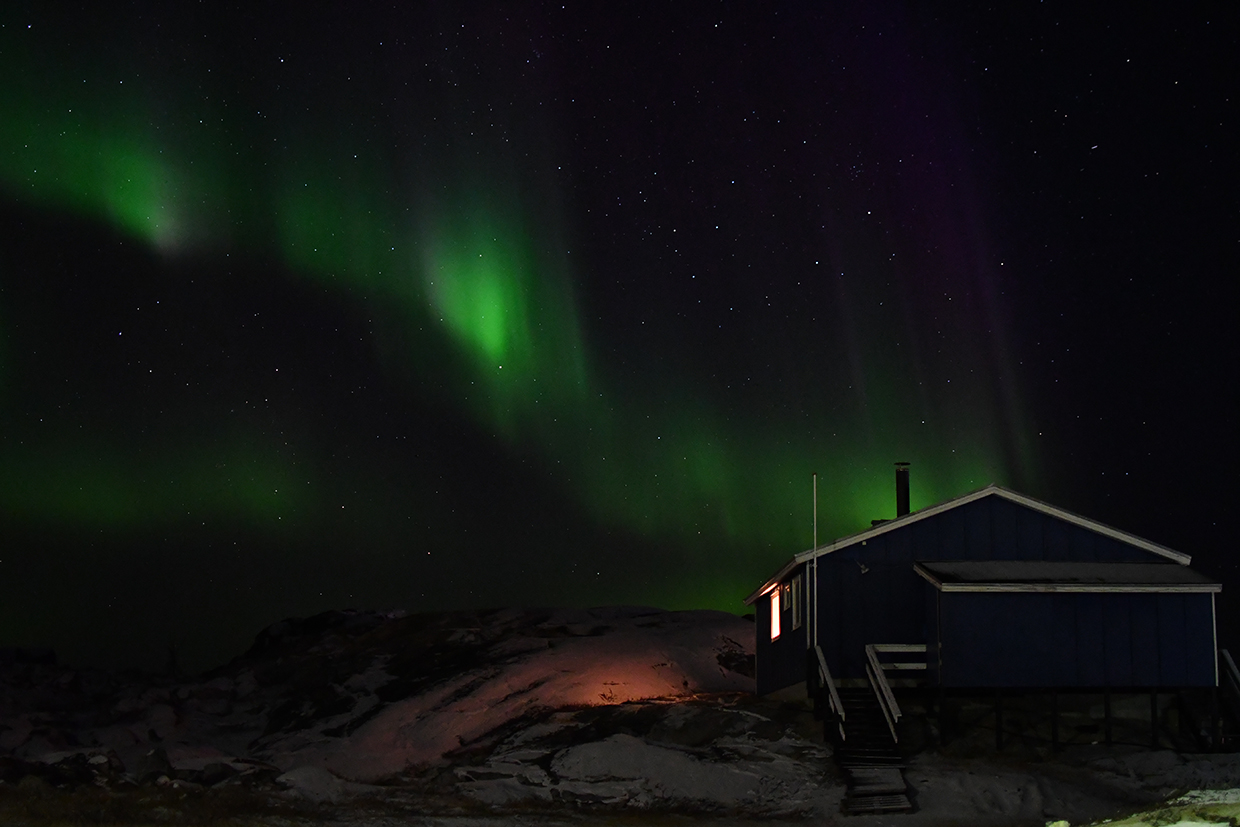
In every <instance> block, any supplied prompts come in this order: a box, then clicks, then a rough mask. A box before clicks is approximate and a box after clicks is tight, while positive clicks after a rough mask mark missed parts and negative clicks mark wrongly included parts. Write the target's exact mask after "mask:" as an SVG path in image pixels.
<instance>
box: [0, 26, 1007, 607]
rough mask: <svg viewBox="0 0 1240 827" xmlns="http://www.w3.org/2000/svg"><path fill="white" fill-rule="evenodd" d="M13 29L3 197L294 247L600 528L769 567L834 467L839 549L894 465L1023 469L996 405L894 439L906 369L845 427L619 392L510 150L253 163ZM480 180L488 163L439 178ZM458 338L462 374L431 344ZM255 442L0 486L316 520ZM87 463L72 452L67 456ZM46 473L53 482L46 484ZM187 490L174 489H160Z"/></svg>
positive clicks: (884, 496)
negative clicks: (222, 459) (231, 471)
mask: <svg viewBox="0 0 1240 827" xmlns="http://www.w3.org/2000/svg"><path fill="white" fill-rule="evenodd" d="M3 38H4V40H3V55H4V58H3V59H4V61H5V66H4V69H5V74H6V75H7V76H8V77H20V78H23V79H24V80H25V81H29V82H9V83H5V84H3V85H2V86H0V188H2V189H3V191H4V192H5V193H6V194H8V195H9V196H10V197H13V198H15V199H17V200H20V201H22V202H25V203H28V204H31V205H35V206H38V207H42V208H47V209H52V210H57V211H67V212H70V213H72V214H75V215H77V216H80V217H84V218H88V219H93V220H97V221H100V222H104V223H106V224H107V225H109V226H110V227H112V228H114V229H115V230H116V231H118V232H121V233H123V234H125V235H127V236H129V237H131V238H133V239H138V240H141V241H142V242H144V243H145V244H148V245H150V247H151V248H153V249H154V250H157V251H160V252H161V253H162V254H165V255H169V256H175V255H179V254H181V253H183V252H186V251H198V252H205V253H207V254H211V253H213V252H219V251H224V250H229V251H232V253H233V254H237V253H240V254H242V255H253V256H267V257H270V256H272V255H275V256H278V257H279V258H280V259H282V260H283V261H284V262H285V263H286V264H287V266H288V267H289V268H291V269H292V270H293V271H294V272H297V273H300V274H302V275H303V276H304V277H305V278H307V279H313V280H316V281H317V282H320V283H322V284H326V285H338V286H345V285H347V286H349V287H350V293H349V294H350V295H354V296H364V297H365V301H366V303H367V304H368V305H369V307H370V309H371V310H372V311H373V312H375V313H376V314H377V315H381V316H384V317H387V318H395V319H396V320H397V322H396V326H397V328H398V329H396V330H395V331H394V332H393V333H392V334H391V335H389V341H386V342H384V343H383V344H382V350H383V351H384V352H385V353H388V354H395V355H394V356H390V361H391V362H392V363H391V364H390V365H389V366H388V367H389V368H390V370H391V372H393V373H395V374H400V373H407V374H410V375H412V377H414V379H413V381H421V380H428V379H430V380H434V382H433V384H434V386H435V387H436V388H439V389H440V390H437V391H435V392H438V393H441V394H442V395H443V400H442V401H443V402H445V403H446V404H449V405H452V406H454V407H456V408H458V409H459V410H462V411H464V412H466V413H467V414H468V416H470V417H471V418H472V419H473V420H474V421H475V422H476V423H478V425H479V426H481V427H483V428H485V429H487V431H488V432H491V433H494V434H495V435H496V438H497V439H499V440H501V441H502V442H503V443H504V444H505V445H506V446H508V449H509V450H511V451H513V452H517V453H520V454H523V455H529V456H533V457H535V458H537V459H538V460H539V461H540V462H541V463H542V464H543V466H544V468H545V469H546V473H547V474H548V475H549V476H550V477H551V478H553V479H555V480H558V482H559V484H560V485H562V487H563V488H564V490H565V491H566V492H568V493H570V494H571V495H572V496H574V497H576V498H577V499H578V501H579V502H580V503H581V504H582V506H583V507H584V508H585V509H587V510H588V511H589V512H590V513H591V514H593V515H594V516H595V517H596V518H597V519H598V520H600V521H602V522H603V523H604V524H611V525H616V526H621V527H624V528H626V529H628V530H632V531H636V532H638V533H640V534H643V535H647V536H650V537H652V538H660V539H661V540H670V541H674V542H684V543H685V544H686V548H691V549H697V550H698V551H697V552H694V553H698V554H703V555H704V554H707V553H708V549H709V548H710V546H711V545H712V544H713V545H717V544H719V543H721V542H722V543H726V544H728V545H730V546H732V547H735V548H749V549H753V550H755V551H756V552H757V553H758V555H759V557H760V559H762V560H765V561H766V562H765V563H762V564H760V565H759V568H761V567H763V566H765V565H768V564H777V563H778V561H780V560H782V559H785V558H786V557H787V556H788V555H789V554H791V553H792V552H794V551H797V550H800V549H802V548H805V547H807V546H808V545H809V543H810V538H811V516H810V514H811V501H810V475H811V472H814V471H817V472H818V473H819V475H820V477H819V480H820V487H821V494H820V500H821V504H822V505H821V512H820V519H821V523H822V525H821V527H820V529H819V537H820V539H822V540H823V541H825V540H826V539H829V538H831V537H833V536H839V535H842V534H845V533H851V532H852V531H855V530H858V529H860V528H862V527H865V526H868V525H869V521H870V520H871V519H872V518H876V517H886V516H891V512H892V509H893V506H892V493H891V474H890V468H891V462H892V461H893V460H911V461H913V462H914V463H919V464H920V465H919V469H918V471H917V478H916V484H915V487H914V492H913V493H914V496H913V507H914V508H917V507H923V506H925V505H928V504H931V503H933V502H937V501H939V500H941V499H944V498H946V497H949V496H953V495H957V494H960V493H963V492H964V491H967V490H971V489H974V488H978V487H980V486H982V485H985V484H987V483H989V482H1000V483H1002V482H1004V481H1005V480H1006V479H1007V477H1008V476H1009V469H1008V468H1007V467H1006V463H1005V461H1003V460H1002V459H1000V458H1001V457H1004V456H1005V452H1004V445H1003V435H1002V432H1003V430H1004V428H1003V427H1002V426H1000V425H999V424H998V422H999V417H998V416H997V415H996V413H995V412H994V411H992V410H987V409H981V410H973V411H970V412H969V414H970V416H969V421H968V422H966V424H965V426H964V428H965V429H966V430H967V432H968V436H967V439H959V438H951V439H949V438H947V437H944V436H942V434H943V433H945V432H946V430H947V429H946V428H945V427H939V428H938V432H939V434H940V437H941V438H940V440H938V444H936V441H935V440H934V439H933V436H934V432H935V426H936V423H933V422H931V423H930V424H929V425H924V426H921V427H922V428H923V430H922V431H921V432H920V435H919V436H918V438H917V442H916V443H914V442H912V441H911V440H910V439H909V438H908V437H907V436H905V437H897V436H895V435H897V434H902V433H905V434H906V433H907V432H908V431H909V429H910V428H911V427H913V426H912V425H911V424H910V423H912V422H913V420H914V419H915V418H916V419H920V416H917V415H915V414H912V413H910V412H908V411H905V410H903V407H904V406H901V405H900V404H899V400H900V399H901V397H902V395H903V394H904V392H905V385H907V384H909V380H908V377H907V375H906V374H905V373H900V372H898V371H886V370H885V369H884V368H883V367H882V366H881V365H880V364H873V365H867V368H866V379H867V382H868V388H869V393H870V398H871V400H883V401H882V403H881V404H880V402H875V401H872V402H871V404H870V406H869V408H868V410H869V413H866V414H864V416H863V417H858V416H857V415H853V414H850V415H848V416H846V417H843V420H844V421H841V415H839V414H836V415H835V416H834V418H833V417H829V416H828V415H826V414H825V413H824V414H823V415H821V416H811V417H809V418H808V419H807V418H804V417H802V418H796V419H793V418H791V417H788V418H785V419H781V418H779V417H778V416H769V417H768V416H761V417H759V416H756V415H755V416H745V415H740V416H737V415H736V414H735V413H734V412H733V413H729V412H724V411H720V410H718V409H717V408H716V406H714V405H712V403H711V402H710V400H709V399H708V398H707V397H706V396H705V395H703V394H695V393H694V389H693V383H692V381H689V380H687V379H686V380H685V381H684V382H683V383H682V384H676V385H675V387H674V388H673V389H668V390H667V392H666V393H662V392H661V391H663V390H664V389H663V388H662V387H660V386H659V385H658V384H657V383H656V384H654V385H652V387H651V388H650V389H649V393H648V394H647V395H646V396H642V397H635V396H633V395H631V394H626V393H625V392H623V391H622V390H620V389H619V388H618V387H617V384H616V382H615V381H613V378H612V377H611V376H610V375H609V374H608V371H607V369H606V366H604V365H602V364H600V362H599V359H598V357H597V356H596V355H594V354H592V353H591V345H590V338H589V332H588V330H587V329H586V328H585V326H584V325H583V323H582V320H581V319H580V318H579V315H578V312H577V309H576V308H577V302H576V299H575V298H574V286H573V285H574V283H575V281H576V279H577V278H579V277H581V276H586V275H588V274H582V273H577V272H574V270H573V268H572V267H571V266H570V264H569V263H568V257H567V256H566V255H565V254H564V252H563V251H564V250H565V248H566V247H569V246H571V245H570V244H567V243H566V240H565V238H564V237H563V236H564V233H563V232H561V231H560V230H559V229H558V225H557V224H556V222H557V220H559V219H560V218H561V216H557V215H556V214H555V210H554V208H553V207H552V208H549V206H548V205H549V204H553V203H554V198H542V199H540V198H538V197H533V198H531V197H530V196H529V195H528V193H529V191H530V189H531V188H530V187H528V186H523V184H527V183H528V181H527V178H528V174H525V175H523V174H520V173H518V172H517V171H516V170H515V168H514V166H513V165H512V164H511V163H510V162H509V161H508V160H506V158H507V157H509V155H510V153H511V150H507V151H503V150H501V149H500V148H498V147H497V148H492V149H491V150H490V151H489V152H488V149H487V147H486V145H485V142H481V143H480V139H474V143H473V144H472V145H471V148H472V149H474V150H475V151H473V152H469V153H466V152H465V151H464V150H458V151H457V152H456V153H455V154H452V153H449V152H448V151H447V150H444V151H441V152H439V153H438V154H437V153H434V152H430V151H428V150H427V151H423V152H422V155H421V156H419V157H417V158H415V160H414V162H413V163H412V164H410V163H408V162H407V160H402V159H395V158H387V157H383V155H382V153H379V152H374V151H371V152H369V153H363V152H356V153H355V152H351V151H349V147H352V146H358V147H373V146H379V145H382V144H383V141H382V140H381V137H382V136H371V135H366V134H365V133H364V131H363V132H362V134H360V135H359V134H354V135H352V136H345V135H343V134H331V129H330V127H323V128H322V129H321V130H319V131H318V132H315V131H313V130H312V129H309V128H307V129H303V130H301V131H300V132H299V133H298V134H297V135H296V136H293V137H287V138H286V139H285V140H281V141H280V143H279V147H278V148H273V149H271V150H263V149H258V148H254V147H255V146H257V145H258V144H259V142H258V140H256V136H257V135H258V134H259V133H260V131H261V130H260V127H258V126H255V125H254V124H252V123H250V122H248V121H246V120H245V119H244V118H242V116H240V115H234V114H231V113H230V112H225V111H223V110H222V109H215V110H211V109H209V108H208V109H207V110H206V111H207V113H208V115H209V117H208V116H204V117H203V118H194V117H188V116H176V115H171V114H169V113H170V112H171V113H183V112H189V111H193V109H194V107H191V106H189V104H188V103H186V102H179V101H175V93H173V98H174V103H172V104H170V105H165V106H162V107H155V106H152V105H149V104H148V103H146V102H147V101H152V100H154V101H167V98H168V96H169V93H168V92H167V90H163V89H160V88H158V86H157V84H155V83H154V82H150V83H148V82H145V81H144V80H142V79H141V78H137V79H130V78H126V82H125V83H123V84H122V83H119V82H118V80H117V79H113V80H108V79H106V78H104V77H103V76H102V75H101V74H100V73H99V72H98V71H97V70H95V71H93V72H92V73H90V74H87V73H86V72H84V71H83V70H82V69H81V67H78V68H77V69H76V70H75V69H74V68H73V66H72V63H71V62H70V63H69V65H68V67H67V68H64V69H62V70H61V71H59V72H51V73H49V72H45V71H44V67H46V66H47V65H48V58H47V57H46V56H43V57H41V58H36V57H35V56H36V55H38V54H39V49H38V48H37V47H36V46H33V45H31V46H28V47H23V45H22V43H20V42H18V41H20V40H21V37H20V36H19V35H18V34H17V33H14V32H13V31H12V30H11V29H10V30H8V32H7V33H6V34H4V35H3ZM75 71H76V72H77V74H76V75H75ZM82 77H86V78H87V81H83V80H82ZM35 78H37V79H38V80H37V81H36V80H34V79H35ZM105 85H106V87H107V88H106V90H104V89H102V88H101V87H104V86H105ZM341 106H342V107H346V108H347V106H346V105H345V104H341ZM372 138H373V140H371V139H372ZM389 143H390V142H389ZM480 145H481V146H482V149H481V150H480V151H478V147H479V146H480ZM324 147H328V148H333V149H329V150H324ZM225 148H227V149H225ZM506 152H507V154H506ZM359 155H360V156H361V157H358V156H359ZM466 155H467V156H468V157H465V156H466ZM466 161H468V164H466ZM466 166H468V167H470V168H471V169H472V172H459V173H457V174H451V173H444V172H442V170H444V169H464V168H465V167H466ZM411 169H412V170H413V171H412V172H411V171H410V170H411ZM432 170H434V171H432ZM479 170H481V172H480V171H479ZM534 189H535V190H537V189H538V188H534ZM0 310H3V308H0ZM376 335H379V336H384V335H388V334H385V333H384V332H383V330H382V329H380V331H379V332H378V333H377V334H376ZM445 348H446V349H447V350H448V351H449V352H450V353H451V354H453V358H452V359H450V360H448V361H447V362H440V361H439V360H438V359H436V358H432V357H431V356H428V354H437V353H441V352H443V351H444V350H445ZM0 353H2V351H0ZM0 379H3V373H2V372H0ZM978 381H979V382H980V381H982V380H980V379H979V380H978ZM426 384H428V385H430V384H432V383H429V382H428V383H426ZM0 390H2V386H0ZM984 398H989V397H984ZM982 408H985V406H982ZM960 413H961V411H960V410H955V411H949V412H948V413H947V414H945V416H951V415H959V414H960ZM927 434H928V435H929V437H930V438H929V439H928V438H927ZM259 439H260V438H259V437H255V436H249V437H246V436H242V437H239V438H238V439H237V440H236V442H235V444H236V445H242V446H245V450H244V458H243V457H242V456H240V455H237V450H238V449H237V448H235V447H232V448H230V447H228V446H219V452H222V453H224V454H228V455H232V456H234V459H235V462H230V463H229V467H230V468H231V467H234V466H241V467H244V469H245V470H244V472H243V473H239V475H238V476H237V477H236V478H235V479H234V478H233V477H231V476H226V475H224V474H223V473H222V472H218V471H216V470H215V468H214V466H215V463H214V462H212V461H209V460H208V459H207V457H208V456H212V457H214V456H217V455H218V453H219V452H207V451H187V452H185V453H184V454H183V455H181V456H179V457H173V458H168V459H165V460H164V461H162V462H161V463H160V464H159V465H158V466H157V467H151V466H142V465H139V464H135V462H134V461H133V460H132V459H126V458H124V457H121V456H113V457H112V458H111V459H110V460H108V461H106V462H104V461H102V460H101V462H103V464H104V466H106V467H110V468H113V469H115V470H113V471H111V472H109V473H108V474H105V475H100V474H99V473H98V472H96V471H94V470H92V468H94V467H95V466H94V465H91V466H89V467H88V466H87V465H84V464H83V463H81V462H73V461H63V462H62V461H59V459H58V460H56V461H48V459H49V458H48V457H47V456H25V457H17V456H13V455H9V456H5V457H3V458H0V463H2V465H0V495H2V496H3V497H4V499H5V501H6V502H7V503H9V504H10V505H15V506H16V507H18V508H19V509H20V511H21V512H22V513H27V514H31V515H38V516H39V517H40V518H41V519H48V520H65V521H70V522H77V523H81V524H84V525H99V526H108V527H124V526H137V525H140V524H143V523H148V522H150V521H152V520H155V521H166V522H169V523H175V522H176V521H177V520H178V519H179V504H180V503H183V502H185V501H186V500H187V499H188V500H193V501H201V502H206V503H208V505H207V506H206V508H207V510H208V511H214V512H218V513H220V514H223V515H240V516H242V517H244V518H245V519H251V518H252V519H254V520H256V521H261V522H264V524H270V523H271V522H272V520H271V518H272V517H275V516H279V517H280V519H281V520H286V521H288V522H293V523H296V522H297V521H299V520H303V519H309V517H308V516H307V515H308V514H309V513H310V512H311V511H313V506H314V503H313V501H312V500H307V499H306V498H305V496H302V497H301V498H300V499H298V498H292V491H293V489H294V488H296V485H294V484H293V480H294V479H297V478H300V477H299V474H300V475H301V476H302V477H304V474H305V472H304V471H298V472H297V473H295V472H294V469H293V468H292V466H291V465H290V464H289V461H288V460H287V458H285V457H283V456H282V455H281V453H280V452H279V451H278V450H276V449H275V448H274V447H273V446H268V447H267V448H264V447H263V446H262V445H256V444H255V443H256V441H257V440H259ZM918 446H920V447H918ZM944 446H947V447H944ZM48 450H52V449H48ZM74 453H75V452H74V451H71V450H69V449H67V448H66V449H64V454H63V455H62V456H61V457H60V459H65V458H66V457H68V456H69V455H70V454H74ZM79 455H80V454H79ZM255 456H258V457H262V459H255V458H254V457H255ZM35 466H39V467H42V468H44V469H48V468H54V469H56V470H54V471H52V470H44V471H42V472H39V473H31V470H30V469H32V468H33V467H35ZM174 478H175V479H176V480H180V481H181V482H178V483H177V484H175V485H172V486H168V485H166V484H164V483H163V482H162V481H163V480H167V479H174ZM242 479H244V481H241V480H242ZM19 480H21V481H22V482H21V483H20V484H19V482H18V481H19ZM190 480H196V482H193V483H191V482H189V481H190ZM281 490H283V491H286V492H289V494H288V496H289V497H290V498H291V499H284V498H282V495H279V494H277V493H275V492H278V491H281ZM105 492H110V493H105ZM280 530H281V531H282V530H284V529H280ZM749 585H752V584H750V583H748V582H737V580H736V575H733V576H732V577H731V578H728V577H723V578H722V579H720V581H719V582H711V581H710V580H709V579H707V580H704V581H701V582H699V583H696V584H693V585H692V586H688V585H684V584H681V585H679V586H677V587H676V588H673V587H671V586H669V587H668V590H667V593H666V594H660V595H658V596H657V597H658V599H659V600H660V601H661V602H662V603H664V604H665V605H714V606H719V607H727V608H735V607H736V603H735V600H736V597H737V595H738V593H743V592H744V591H745V589H746V588H747V587H748V586H749ZM685 588H692V589H696V590H698V591H694V592H692V593H688V592H685V591H684V589H685Z"/></svg>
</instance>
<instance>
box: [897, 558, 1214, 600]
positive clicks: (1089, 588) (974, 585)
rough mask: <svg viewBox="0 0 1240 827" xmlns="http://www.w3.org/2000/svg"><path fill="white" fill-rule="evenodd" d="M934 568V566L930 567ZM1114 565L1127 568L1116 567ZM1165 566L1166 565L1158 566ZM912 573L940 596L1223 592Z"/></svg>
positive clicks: (1210, 587) (1204, 587) (1202, 586)
mask: <svg viewBox="0 0 1240 827" xmlns="http://www.w3.org/2000/svg"><path fill="white" fill-rule="evenodd" d="M931 565H933V564H931ZM1114 565H1119V566H1122V565H1126V564H1124V563H1116V564H1114ZM1157 565H1163V564H1157ZM913 571H915V572H917V573H918V574H920V575H921V576H922V577H923V578H924V579H925V580H926V581H927V582H929V583H930V585H932V586H934V587H935V588H936V589H938V590H939V591H941V592H1040V593H1045V592H1072V593H1076V594H1096V593H1098V592H1108V593H1113V592H1117V593H1123V594H1143V593H1157V594H1210V593H1217V592H1221V591H1222V590H1223V585H1222V584H1221V583H1210V582H1204V583H1064V582H1061V583H1054V582H1041V583H1036V582H1022V581H1019V580H1016V581H1013V580H992V581H987V582H982V581H973V582H967V583H945V582H944V581H943V580H942V579H941V578H939V577H937V576H935V573H934V572H933V571H930V570H929V569H927V568H926V567H925V566H923V565H922V564H921V563H913Z"/></svg>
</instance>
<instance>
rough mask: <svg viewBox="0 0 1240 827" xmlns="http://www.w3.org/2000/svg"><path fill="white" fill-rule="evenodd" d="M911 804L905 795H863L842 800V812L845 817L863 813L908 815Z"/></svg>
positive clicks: (911, 807)
mask: <svg viewBox="0 0 1240 827" xmlns="http://www.w3.org/2000/svg"><path fill="white" fill-rule="evenodd" d="M912 810H913V803H912V802H911V801H909V800H908V796H907V795H865V796H857V797H855V798H854V797H852V796H848V797H847V798H845V799H844V812H845V813H846V814H847V815H861V814H863V813H908V812H912Z"/></svg>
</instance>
